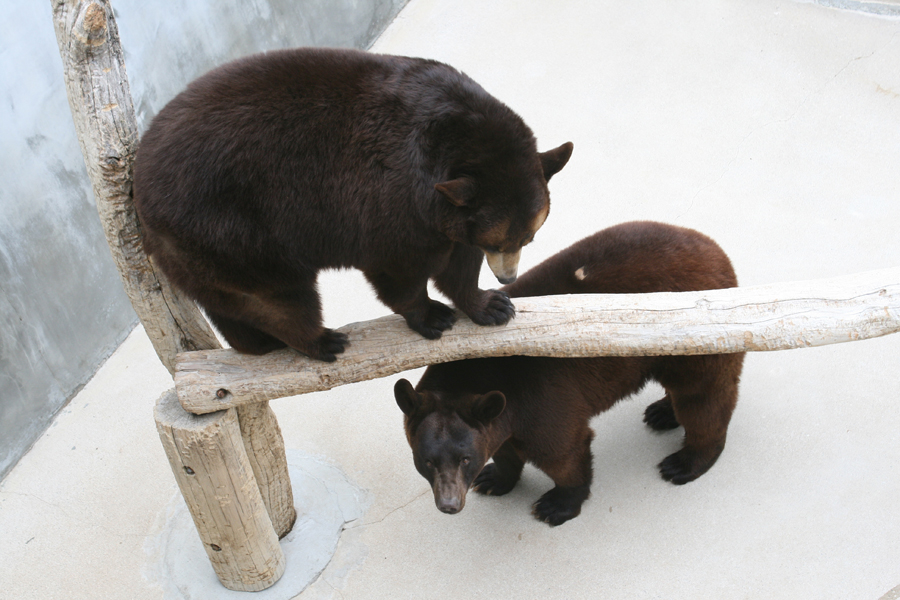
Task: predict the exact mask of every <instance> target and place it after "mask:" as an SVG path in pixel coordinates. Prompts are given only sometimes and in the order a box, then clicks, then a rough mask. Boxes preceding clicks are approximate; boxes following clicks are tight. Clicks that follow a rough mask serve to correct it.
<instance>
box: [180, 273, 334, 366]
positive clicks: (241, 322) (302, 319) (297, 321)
mask: <svg viewBox="0 0 900 600" xmlns="http://www.w3.org/2000/svg"><path fill="white" fill-rule="evenodd" d="M197 301H198V303H199V304H200V305H201V306H202V307H203V308H204V310H205V311H206V313H207V314H208V315H210V318H211V319H213V322H214V323H216V324H217V325H220V326H222V327H221V328H220V330H219V331H220V332H221V333H222V335H223V336H224V337H225V339H226V340H227V341H228V343H229V344H231V346H232V347H234V348H236V349H237V350H239V351H246V352H249V353H252V354H262V353H264V352H267V351H268V350H272V349H275V347H276V346H275V343H274V342H273V341H272V340H271V339H270V338H274V339H275V340H280V341H281V342H282V347H283V346H284V345H287V346H290V347H291V348H294V349H295V350H297V351H299V352H302V353H303V354H306V355H307V356H309V357H311V358H315V359H318V360H323V361H325V362H333V361H334V360H335V359H336V356H335V355H336V354H340V353H341V352H343V351H344V347H345V346H346V345H347V344H348V341H347V336H346V335H345V334H343V333H338V332H336V331H332V330H331V329H326V328H324V327H322V307H321V303H320V301H319V294H318V292H316V288H315V277H313V278H312V279H311V281H309V282H304V284H303V285H295V287H293V288H291V289H282V290H267V291H260V292H257V293H235V292H230V291H224V290H213V289H206V290H204V291H203V293H202V294H201V295H200V296H199V297H198V298H197ZM248 342H249V343H248ZM267 347H268V350H267V349H266V348H267ZM242 348H243V349H242Z"/></svg>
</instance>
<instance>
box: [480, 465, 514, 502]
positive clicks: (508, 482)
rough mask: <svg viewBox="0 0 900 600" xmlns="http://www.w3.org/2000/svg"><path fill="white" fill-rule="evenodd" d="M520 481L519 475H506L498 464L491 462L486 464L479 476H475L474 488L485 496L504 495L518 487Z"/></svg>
mask: <svg viewBox="0 0 900 600" xmlns="http://www.w3.org/2000/svg"><path fill="white" fill-rule="evenodd" d="M518 481H519V478H518V477H515V478H512V477H508V476H504V475H503V473H502V471H500V469H498V468H497V465H496V464H494V463H491V464H489V465H486V466H485V467H484V469H482V470H481V473H479V474H478V477H476V478H475V481H474V482H473V483H472V489H474V490H475V491H476V492H478V493H479V494H484V495H485V496H502V495H503V494H507V493H509V492H510V491H511V490H512V489H513V488H514V487H516V483H518Z"/></svg>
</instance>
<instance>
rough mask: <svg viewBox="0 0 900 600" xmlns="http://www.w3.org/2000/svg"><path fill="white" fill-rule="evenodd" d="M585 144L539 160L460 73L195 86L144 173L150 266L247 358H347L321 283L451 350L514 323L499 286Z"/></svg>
mask: <svg viewBox="0 0 900 600" xmlns="http://www.w3.org/2000/svg"><path fill="white" fill-rule="evenodd" d="M571 151H572V145H571V144H570V143H569V144H563V145H562V146H560V147H559V148H556V149H555V150H551V151H549V152H544V153H542V154H539V153H538V152H537V149H536V145H535V139H534V135H533V134H532V132H531V130H530V129H529V128H528V127H527V126H526V125H525V123H524V122H523V121H522V119H521V118H519V116H518V115H516V114H515V113H514V112H513V111H512V110H510V109H509V108H508V107H506V106H505V105H504V104H502V103H500V102H499V101H498V100H496V99H495V98H493V97H492V96H490V95H489V94H488V93H487V92H485V91H484V90H483V89H482V88H481V87H480V86H479V85H478V84H476V83H475V82H474V81H472V80H471V79H469V78H468V77H466V76H465V75H463V74H462V73H459V72H458V71H456V70H454V69H453V68H451V67H449V66H447V65H444V64H441V63H438V62H435V61H431V60H423V59H417V58H403V57H397V56H386V55H377V54H368V53H365V52H358V51H354V50H331V49H297V50H284V51H278V52H271V53H268V54H261V55H256V56H251V57H249V58H245V59H242V60H238V61H235V62H232V63H229V64H226V65H224V66H222V67H219V68H218V69H215V70H213V71H211V72H210V73H207V74H206V75H204V76H203V77H201V78H199V79H197V80H196V81H194V82H193V83H192V84H190V85H189V86H188V88H187V89H186V90H185V91H184V92H182V93H181V94H179V95H178V96H177V97H176V98H175V99H173V100H172V101H171V102H170V103H169V104H168V105H167V106H166V107H165V108H164V109H163V110H162V111H160V113H159V114H158V115H157V116H156V118H155V119H154V120H153V122H152V123H151V125H150V128H149V129H148V131H147V133H146V134H145V135H144V137H143V139H142V140H141V144H140V148H139V150H138V153H137V157H136V160H135V169H134V200H135V205H136V207H137V211H138V214H139V217H140V221H141V225H142V227H143V233H144V239H145V242H146V248H147V251H148V252H149V253H150V254H151V255H152V256H153V258H154V259H155V261H156V262H157V264H158V265H159V266H160V267H161V269H162V271H163V272H164V273H165V274H166V275H167V276H168V278H169V279H170V280H171V281H172V282H173V283H174V284H175V285H176V286H177V287H179V288H181V289H182V290H184V291H185V292H187V293H188V294H189V295H190V296H191V297H193V298H194V299H195V300H196V301H197V303H198V304H199V305H200V306H202V307H203V309H204V310H205V311H206V314H207V315H208V316H209V317H210V319H211V320H212V322H213V323H214V324H215V325H216V327H217V328H218V329H219V331H220V332H221V333H222V335H224V336H225V339H227V340H228V342H229V343H230V344H231V345H232V346H233V347H234V348H236V349H238V350H240V351H242V352H248V353H253V354H262V353H265V352H268V351H269V350H273V349H275V348H280V347H284V346H285V345H287V346H290V347H292V348H295V349H297V350H299V351H300V352H303V353H305V354H307V355H309V356H311V357H314V358H318V359H321V360H326V361H333V360H334V359H335V354H336V353H340V352H342V351H343V349H344V346H345V345H346V343H347V338H346V336H344V335H343V334H339V333H336V332H333V331H331V330H328V329H325V328H324V327H323V326H322V316H321V306H320V302H319V295H318V292H317V291H316V276H317V274H318V272H319V270H321V269H327V268H346V267H356V268H358V269H360V270H362V271H363V273H364V274H365V276H366V278H367V279H368V280H369V282H370V283H371V284H372V286H373V287H374V288H375V291H376V292H377V294H378V297H379V298H380V299H381V300H382V301H383V302H384V303H385V304H387V305H388V306H389V307H390V308H391V309H392V310H393V311H395V312H397V313H399V314H401V315H403V316H404V317H405V318H406V321H407V323H409V326H410V327H411V328H413V329H414V330H416V331H418V332H419V333H421V334H422V335H423V336H425V337H427V338H430V339H436V338H439V337H440V336H441V332H442V331H443V330H445V329H447V328H449V327H450V326H451V325H452V324H453V321H454V318H455V317H454V315H453V311H452V310H451V309H450V308H448V307H447V306H445V305H443V304H441V303H439V302H436V301H434V300H430V299H429V298H428V294H427V291H426V284H427V282H428V280H429V278H433V279H434V282H435V284H436V285H437V288H438V289H439V290H441V291H442V292H444V293H445V294H446V295H447V296H448V297H449V298H450V299H451V300H452V301H453V302H454V304H456V306H457V307H459V308H460V309H461V310H462V311H463V312H464V313H466V314H467V315H469V317H471V319H472V320H473V321H475V322H476V323H478V324H481V325H493V324H503V323H506V322H507V321H508V320H509V319H510V317H511V316H512V315H513V314H514V308H513V306H512V303H511V302H510V301H509V297H508V296H507V295H506V294H505V293H503V292H500V291H497V290H486V291H485V290H481V289H479V288H478V273H479V270H480V268H481V261H482V258H483V255H485V254H486V255H487V259H488V264H489V265H490V267H491V269H492V270H493V271H494V273H495V275H496V276H497V278H498V279H499V280H500V282H501V283H507V282H509V281H514V280H515V278H516V265H517V263H518V257H519V251H520V249H521V248H522V246H524V245H525V244H527V243H528V242H530V241H531V239H532V237H533V236H534V233H535V232H536V231H537V230H538V228H539V227H540V226H541V225H542V224H543V222H544V219H546V217H547V213H548V211H549V206H550V205H549V201H550V200H549V195H548V191H547V180H549V179H550V177H551V176H552V175H553V174H554V173H556V172H558V171H559V170H560V169H561V168H562V167H563V166H564V165H565V163H566V162H567V161H568V159H569V156H570V155H571Z"/></svg>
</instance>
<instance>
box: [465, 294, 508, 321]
mask: <svg viewBox="0 0 900 600" xmlns="http://www.w3.org/2000/svg"><path fill="white" fill-rule="evenodd" d="M514 316H516V307H515V306H513V303H512V301H510V299H509V295H508V294H507V293H506V292H502V291H500V290H487V291H485V292H484V296H483V297H482V300H481V305H480V306H479V307H478V308H477V309H476V310H474V311H472V313H471V314H470V315H469V318H471V319H472V321H473V322H474V323H476V324H477V325H505V324H506V323H508V322H509V320H510V319H512V318H513V317H514Z"/></svg>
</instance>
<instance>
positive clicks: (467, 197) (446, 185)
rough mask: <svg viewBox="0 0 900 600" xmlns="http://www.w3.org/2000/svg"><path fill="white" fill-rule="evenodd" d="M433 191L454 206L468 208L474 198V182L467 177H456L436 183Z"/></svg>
mask: <svg viewBox="0 0 900 600" xmlns="http://www.w3.org/2000/svg"><path fill="white" fill-rule="evenodd" d="M434 189H436V190H437V191H439V192H440V193H441V194H443V195H444V197H445V198H446V199H447V200H449V201H450V202H451V203H452V204H454V205H456V206H468V205H469V203H470V202H471V201H472V199H473V198H475V182H474V181H472V180H471V179H470V178H468V177H458V178H457V179H450V180H449V181H443V182H441V183H436V184H434Z"/></svg>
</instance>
